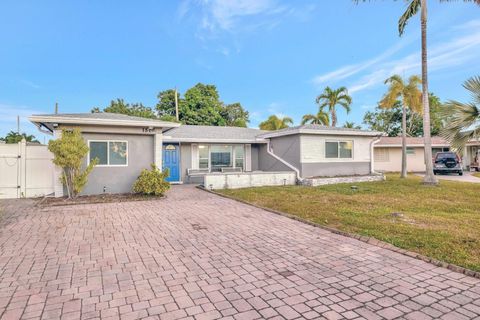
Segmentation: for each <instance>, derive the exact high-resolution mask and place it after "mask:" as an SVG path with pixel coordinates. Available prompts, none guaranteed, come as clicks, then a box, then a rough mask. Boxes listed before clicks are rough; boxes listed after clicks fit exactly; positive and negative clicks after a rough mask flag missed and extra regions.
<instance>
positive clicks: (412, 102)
mask: <svg viewBox="0 0 480 320" xmlns="http://www.w3.org/2000/svg"><path fill="white" fill-rule="evenodd" d="M420 82H421V79H420V78H419V77H418V76H411V77H410V78H409V79H408V82H405V81H404V80H403V79H402V77H401V76H399V75H393V76H391V77H390V78H388V79H387V80H385V83H386V84H387V83H388V84H390V86H389V88H388V91H387V93H386V94H385V95H384V96H383V98H382V100H381V101H380V103H379V105H380V108H383V109H389V108H393V107H395V105H396V103H397V101H400V105H401V106H402V172H401V175H400V177H401V178H406V177H407V108H408V109H410V110H411V111H413V112H421V106H422V104H421V103H422V102H421V99H422V93H421V92H420V90H419V89H418V85H419V84H420ZM412 116H413V114H412Z"/></svg>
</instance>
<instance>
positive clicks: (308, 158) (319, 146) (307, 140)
mask: <svg viewBox="0 0 480 320" xmlns="http://www.w3.org/2000/svg"><path fill="white" fill-rule="evenodd" d="M372 139H373V138H372V137H358V136H319V135H302V136H301V137H300V150H301V155H300V162H301V163H318V162H365V161H370V143H371V141H372ZM326 141H353V158H350V159H342V158H325V142H326Z"/></svg>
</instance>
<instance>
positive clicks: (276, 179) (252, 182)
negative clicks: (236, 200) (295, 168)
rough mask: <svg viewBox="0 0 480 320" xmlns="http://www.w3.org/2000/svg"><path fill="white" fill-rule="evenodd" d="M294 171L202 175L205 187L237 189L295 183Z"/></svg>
mask: <svg viewBox="0 0 480 320" xmlns="http://www.w3.org/2000/svg"><path fill="white" fill-rule="evenodd" d="M296 180H297V179H296V175H295V172H244V173H210V174H206V175H205V177H204V186H205V188H207V189H239V188H250V187H263V186H283V185H294V184H296Z"/></svg>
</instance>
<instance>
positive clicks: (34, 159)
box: [0, 141, 54, 199]
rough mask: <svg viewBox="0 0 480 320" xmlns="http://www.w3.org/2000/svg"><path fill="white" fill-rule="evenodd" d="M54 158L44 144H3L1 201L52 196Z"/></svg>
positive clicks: (0, 163) (0, 151)
mask: <svg viewBox="0 0 480 320" xmlns="http://www.w3.org/2000/svg"><path fill="white" fill-rule="evenodd" d="M52 159H53V155H52V153H51V152H50V151H48V149H47V146H45V145H41V144H27V143H26V142H25V141H22V142H19V143H18V144H0V199H8V198H25V197H27V198H28V197H40V196H45V195H48V194H51V193H53V191H54V181H53V179H54V178H53V170H54V165H53V163H52Z"/></svg>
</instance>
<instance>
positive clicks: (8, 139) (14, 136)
mask: <svg viewBox="0 0 480 320" xmlns="http://www.w3.org/2000/svg"><path fill="white" fill-rule="evenodd" d="M22 139H25V141H27V142H35V143H40V142H39V141H38V140H37V139H36V138H35V136H34V135H27V134H26V133H25V132H23V133H18V132H15V131H10V132H9V133H7V135H6V136H5V137H4V138H0V141H5V143H19V142H20V141H22Z"/></svg>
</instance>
